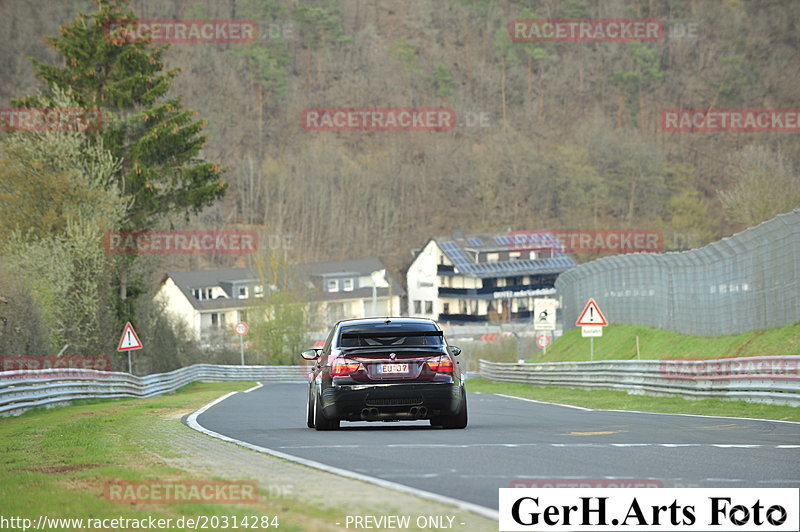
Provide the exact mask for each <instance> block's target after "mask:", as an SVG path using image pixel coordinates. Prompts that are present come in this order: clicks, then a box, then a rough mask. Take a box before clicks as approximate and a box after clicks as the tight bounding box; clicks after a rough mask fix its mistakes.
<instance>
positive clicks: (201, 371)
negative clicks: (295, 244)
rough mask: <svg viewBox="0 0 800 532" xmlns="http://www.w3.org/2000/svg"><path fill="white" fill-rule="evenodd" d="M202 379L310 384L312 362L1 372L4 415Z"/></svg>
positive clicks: (142, 394) (146, 393)
mask: <svg viewBox="0 0 800 532" xmlns="http://www.w3.org/2000/svg"><path fill="white" fill-rule="evenodd" d="M197 381H210V382H215V381H261V382H270V381H281V382H306V381H307V370H306V366H223V365H215V364H194V365H192V366H187V367H185V368H180V369H176V370H175V371H170V372H168V373H157V374H153V375H147V376H145V377H137V376H136V375H131V374H129V373H123V372H111V371H97V370H91V369H61V368H59V369H42V370H19V371H2V372H0V416H8V415H17V414H20V413H22V412H24V411H25V410H28V409H30V408H35V407H38V406H55V405H59V404H66V403H69V402H70V401H75V400H78V399H118V398H122V397H138V398H146V397H155V396H157V395H161V394H164V393H170V392H174V391H175V390H177V389H178V388H181V387H183V386H186V385H187V384H191V383H192V382H197Z"/></svg>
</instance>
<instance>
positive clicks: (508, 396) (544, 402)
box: [492, 393, 592, 412]
mask: <svg viewBox="0 0 800 532" xmlns="http://www.w3.org/2000/svg"><path fill="white" fill-rule="evenodd" d="M492 395H496V396H498V397H505V398H506V399H519V400H520V401H528V402H529V403H539V404H542V405H555V406H563V407H565V408H574V409H575V410H583V411H585V412H591V411H592V409H591V408H584V407H582V406H575V405H565V404H561V403H551V402H550V401H537V400H536V399H528V398H527V397H517V396H516V395H506V394H503V393H495V394H492Z"/></svg>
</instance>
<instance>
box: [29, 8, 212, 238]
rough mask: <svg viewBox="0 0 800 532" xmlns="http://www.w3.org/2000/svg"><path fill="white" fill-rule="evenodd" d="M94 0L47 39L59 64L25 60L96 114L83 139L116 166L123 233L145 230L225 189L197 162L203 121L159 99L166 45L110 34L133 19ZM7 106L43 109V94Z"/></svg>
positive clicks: (165, 83) (169, 73) (168, 77)
mask: <svg viewBox="0 0 800 532" xmlns="http://www.w3.org/2000/svg"><path fill="white" fill-rule="evenodd" d="M96 1H97V4H98V7H99V9H98V11H97V12H95V13H93V14H91V15H88V16H87V15H86V14H83V13H81V14H79V15H78V16H77V17H76V18H75V20H74V21H73V22H72V23H71V24H70V25H68V26H62V27H61V28H60V31H61V35H60V36H57V37H49V38H48V39H47V41H48V44H49V45H50V46H51V47H52V48H54V49H55V50H56V51H58V53H59V54H60V55H61V56H62V57H63V58H64V66H58V65H49V64H46V63H43V62H41V61H37V60H35V59H32V63H33V65H34V70H35V72H36V75H37V77H38V78H40V79H41V80H42V81H44V83H45V84H46V85H47V90H48V91H50V93H52V92H53V91H54V90H55V89H56V88H58V87H60V88H62V89H64V90H65V91H67V93H68V94H69V95H70V97H71V98H73V99H74V100H75V101H76V102H77V103H78V104H79V105H80V106H82V107H86V108H99V109H101V110H102V111H103V123H102V125H101V127H100V128H98V129H97V130H96V131H91V132H87V134H88V135H92V136H94V137H95V140H96V142H98V143H100V142H102V144H103V146H104V147H105V148H106V149H108V150H109V151H110V152H111V153H112V154H113V155H114V156H115V157H118V158H119V159H121V161H122V167H121V168H120V170H119V172H117V173H116V174H115V176H114V179H115V180H116V181H117V184H118V185H119V187H120V190H121V191H122V193H123V194H124V195H126V196H130V197H131V198H132V200H133V201H132V205H131V207H130V208H129V210H128V215H127V219H126V221H125V225H126V227H124V229H148V228H150V227H152V226H153V224H154V223H156V222H157V221H158V220H159V219H161V218H163V216H164V215H167V214H170V213H173V212H186V213H187V214H188V212H190V211H191V212H194V213H197V212H199V211H201V210H202V209H203V207H205V206H208V205H211V204H212V203H213V202H214V201H215V200H217V199H219V198H221V197H223V196H224V194H225V191H226V188H227V184H226V183H225V182H224V181H222V180H221V174H222V173H223V171H224V170H223V169H222V168H221V167H220V166H218V165H216V164H213V163H208V162H204V161H202V160H200V159H199V158H198V154H199V153H200V150H201V149H202V147H203V145H204V144H205V142H206V137H204V136H202V135H201V132H202V129H203V126H204V125H205V122H204V121H202V120H195V119H194V118H193V116H194V115H195V112H194V111H191V110H189V109H184V108H183V105H182V103H181V101H180V99H179V98H167V97H166V95H167V92H168V91H169V89H170V87H171V86H172V82H173V80H174V79H175V77H176V76H177V75H178V74H179V73H180V69H171V70H166V71H165V70H164V68H165V67H164V63H163V60H162V56H163V54H164V52H165V51H166V50H167V48H168V45H164V46H155V45H153V44H152V42H147V41H148V40H149V39H135V40H134V39H130V38H126V36H125V35H124V33H119V34H118V33H117V32H115V31H113V29H112V28H113V26H112V25H113V24H115V23H119V24H121V25H123V26H124V25H127V24H132V23H135V22H136V21H137V18H136V15H135V14H134V13H133V12H132V11H130V10H127V11H126V9H127V6H128V3H129V0H96ZM14 104H15V105H18V106H23V107H35V106H41V105H45V106H46V105H47V104H48V93H47V92H46V93H45V94H44V95H37V96H30V97H27V98H22V99H18V100H16V101H15V102H14Z"/></svg>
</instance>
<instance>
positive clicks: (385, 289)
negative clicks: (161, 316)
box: [155, 259, 405, 342]
mask: <svg viewBox="0 0 800 532" xmlns="http://www.w3.org/2000/svg"><path fill="white" fill-rule="evenodd" d="M298 273H299V274H300V279H301V282H302V283H304V286H302V287H298V288H299V289H301V290H302V291H303V293H304V295H305V296H306V297H307V299H308V302H309V307H308V311H309V313H310V315H311V318H312V323H314V324H315V325H317V326H318V327H319V328H327V327H328V326H330V325H332V324H333V323H335V322H336V321H338V320H340V319H344V318H362V317H367V316H399V315H400V314H401V312H402V309H401V304H400V302H401V298H402V297H403V296H404V295H405V292H404V290H403V288H402V286H401V285H398V284H397V283H395V282H394V281H393V279H392V278H391V276H389V275H388V274H387V273H386V269H385V268H384V267H383V264H382V263H381V261H380V260H378V259H360V260H349V261H335V262H315V263H305V264H300V265H299V266H298ZM277 289H278V287H276V286H269V285H266V284H265V283H264V281H263V280H262V279H261V278H260V277H259V275H258V272H257V271H256V270H255V269H252V268H227V269H219V270H196V271H184V272H176V271H172V272H167V274H166V275H165V276H164V279H163V280H162V282H161V286H160V288H159V290H158V292H157V293H156V296H155V298H156V300H158V301H162V302H163V303H164V304H165V306H166V308H167V310H168V311H169V313H170V314H172V315H173V317H175V318H176V319H179V320H181V321H183V322H184V323H185V324H186V326H187V327H188V328H189V330H191V331H192V332H193V333H194V336H195V338H196V339H198V340H202V341H204V342H210V341H212V338H213V337H214V336H215V335H220V334H222V333H224V332H225V331H226V330H227V331H229V330H230V329H231V328H232V327H233V325H234V324H235V323H236V322H238V321H245V322H246V321H247V319H248V317H249V315H250V316H252V314H251V313H252V312H257V311H260V310H258V307H259V305H262V304H263V303H264V302H265V298H268V297H269V296H270V294H271V293H273V291H275V290H277Z"/></svg>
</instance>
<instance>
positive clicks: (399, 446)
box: [277, 442, 800, 449]
mask: <svg viewBox="0 0 800 532" xmlns="http://www.w3.org/2000/svg"><path fill="white" fill-rule="evenodd" d="M472 447H503V448H511V449H513V448H518V447H525V448H529V447H557V448H579V449H583V448H586V447H591V448H604V447H664V448H682V447H716V448H718V449H729V448H730V449H797V448H800V445H767V444H749V443H748V444H744V443H742V444H738V443H655V442H651V443H608V442H598V443H461V444H457V443H387V444H381V445H282V446H280V447H277V448H278V449H343V448H347V449H387V448H388V449H438V448H446V449H468V448H472Z"/></svg>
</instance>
